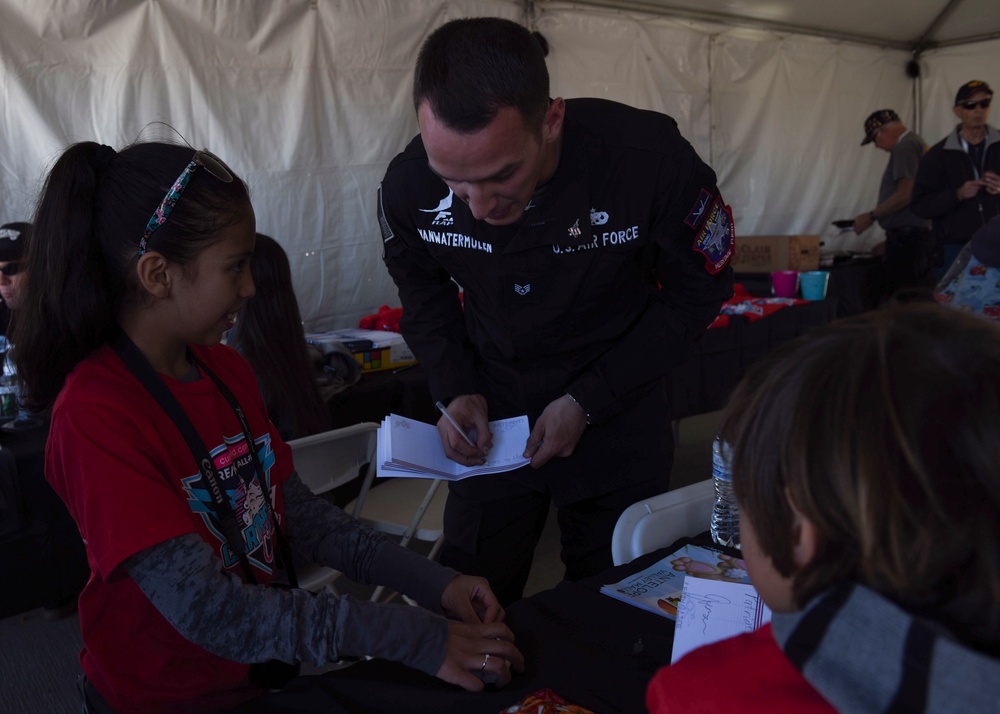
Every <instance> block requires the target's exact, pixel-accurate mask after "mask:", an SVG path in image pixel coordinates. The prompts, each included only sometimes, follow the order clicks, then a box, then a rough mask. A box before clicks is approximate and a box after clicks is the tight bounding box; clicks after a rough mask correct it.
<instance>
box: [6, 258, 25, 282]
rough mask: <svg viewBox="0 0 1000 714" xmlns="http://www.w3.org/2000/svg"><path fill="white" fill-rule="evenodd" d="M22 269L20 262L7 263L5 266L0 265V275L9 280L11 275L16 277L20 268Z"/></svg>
mask: <svg viewBox="0 0 1000 714" xmlns="http://www.w3.org/2000/svg"><path fill="white" fill-rule="evenodd" d="M23 267H24V266H23V265H21V261H17V262H16V263H7V264H6V265H0V273H3V274H4V275H6V276H7V277H8V278H9V277H10V276H11V275H17V274H18V273H20V272H21V268H23Z"/></svg>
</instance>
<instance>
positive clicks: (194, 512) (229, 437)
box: [45, 346, 292, 712]
mask: <svg viewBox="0 0 1000 714" xmlns="http://www.w3.org/2000/svg"><path fill="white" fill-rule="evenodd" d="M192 349H193V350H194V352H195V354H196V355H197V356H198V357H199V358H200V359H201V360H202V361H203V362H205V364H206V365H208V367H209V368H210V369H211V370H212V371H213V372H215V374H216V375H218V376H219V378H220V379H222V381H223V382H225V384H226V385H227V386H228V387H229V389H230V390H231V391H232V392H233V394H234V396H235V397H236V399H237V401H239V403H240V405H241V406H242V408H243V411H244V413H245V414H246V417H247V420H248V422H249V424H250V429H251V432H252V434H253V435H254V439H255V442H256V448H257V452H258V454H259V456H260V461H261V464H262V466H263V469H264V475H265V479H266V480H267V481H268V483H267V484H266V486H265V488H267V489H268V490H269V491H270V501H271V503H273V504H274V507H275V510H276V512H277V514H278V519H279V523H281V519H282V518H283V515H284V506H283V503H282V498H281V490H280V489H279V488H277V486H278V485H280V484H281V483H282V482H283V481H284V480H285V479H286V478H288V476H289V474H290V473H291V470H292V460H291V452H290V450H289V448H288V447H287V446H286V445H285V444H284V442H282V441H281V439H280V437H278V435H277V432H276V431H275V430H274V429H273V427H272V426H271V423H270V421H269V420H268V418H267V413H266V411H265V409H264V405H263V400H262V399H261V396H260V393H259V391H258V390H257V383H256V380H255V378H254V375H253V371H252V369H251V368H250V366H249V364H247V362H246V361H245V360H244V359H243V358H242V357H240V356H239V355H238V354H237V353H236V352H235V351H234V350H232V349H230V348H228V347H224V346H214V347H193V348H192ZM164 381H165V382H166V384H167V386H168V387H169V388H170V390H171V391H172V392H173V394H174V395H175V396H176V397H177V400H178V401H179V402H180V403H181V405H182V406H183V408H184V411H185V412H186V414H187V415H188V418H189V419H190V420H191V422H192V423H193V424H194V426H195V427H196V428H197V430H198V432H199V434H200V435H201V437H202V440H203V441H204V443H205V446H206V447H207V449H208V451H209V454H210V455H211V456H212V458H213V459H214V461H215V466H216V473H217V474H218V477H219V483H220V484H221V486H222V487H223V489H225V490H226V491H227V492H228V493H229V496H230V500H231V503H233V510H234V512H235V514H236V519H237V523H238V524H239V525H240V527H241V528H242V529H243V534H244V540H245V543H244V548H245V551H246V553H247V557H248V559H249V561H250V563H251V564H252V567H253V570H254V576H255V578H256V580H257V582H259V583H268V582H270V581H271V580H272V579H273V577H274V570H275V545H274V541H273V538H272V536H273V530H274V529H273V521H272V518H271V514H270V510H271V509H270V507H269V506H268V499H267V498H265V497H264V491H263V490H262V486H261V484H260V483H259V480H258V478H257V475H256V473H255V470H254V466H253V462H252V460H251V459H250V457H249V450H248V448H247V444H246V439H245V438H244V436H243V431H242V429H241V428H240V423H239V420H238V419H237V417H236V415H235V414H234V412H233V410H232V408H231V407H230V405H229V403H228V402H227V401H226V400H225V398H224V397H223V396H222V394H221V393H220V392H219V390H218V389H217V388H216V386H215V384H214V383H213V382H212V380H211V379H210V378H208V377H207V376H204V375H203V376H202V377H201V378H200V379H198V380H197V381H194V382H180V381H177V380H174V379H171V378H169V377H164ZM237 470H238V471H237ZM45 473H46V476H47V478H48V480H49V482H50V483H51V484H52V486H53V488H54V489H55V490H56V492H57V493H59V495H60V496H61V497H62V499H63V500H64V501H65V502H66V505H67V506H68V508H69V511H70V513H71V514H72V515H73V518H74V519H75V520H76V523H77V525H78V526H79V528H80V533H81V535H82V536H83V540H84V543H86V546H87V557H88V559H89V562H90V567H91V571H92V572H91V576H90V580H89V582H88V583H87V585H86V587H85V588H84V590H83V592H82V594H81V595H80V600H79V607H80V626H81V629H82V632H83V641H84V649H83V651H82V652H81V654H80V661H81V664H82V666H83V670H84V673H85V674H86V675H87V677H88V679H90V680H91V681H92V682H93V684H94V686H95V687H97V689H98V691H100V692H101V694H103V695H104V696H105V698H106V699H107V700H108V702H109V703H110V704H111V706H112V707H113V708H114V709H115V710H116V711H119V712H129V711H137V712H139V711H141V712H156V711H185V712H190V711H196V710H207V711H212V710H218V709H222V708H226V707H229V706H232V705H234V704H236V703H238V702H239V701H242V700H245V699H247V698H250V697H252V696H256V695H258V694H260V690H259V689H258V688H256V687H254V686H253V685H252V684H250V682H249V680H248V679H247V671H248V665H245V664H238V663H236V662H231V661H229V660H225V659H222V658H220V657H217V656H215V655H213V654H210V653H209V652H207V651H205V650H204V649H202V648H201V647H198V646H197V645H195V644H193V643H191V642H189V641H188V640H186V639H185V638H184V637H182V636H181V635H180V634H179V633H178V632H177V631H176V630H175V629H174V628H173V627H171V626H170V624H169V623H168V622H167V621H166V620H165V619H164V618H163V617H162V616H161V615H160V613H159V611H158V610H157V609H156V608H155V607H154V606H153V605H152V603H150V601H149V600H148V599H147V598H146V596H145V595H144V594H143V593H142V591H141V590H140V589H139V588H138V586H137V585H136V584H135V583H134V582H133V581H132V580H131V579H130V578H129V577H128V575H127V574H126V573H125V571H124V569H123V568H120V567H119V565H121V563H122V562H123V561H124V560H125V559H127V558H128V557H129V556H131V555H134V554H136V553H138V552H140V551H142V550H144V549H146V548H149V547H151V546H154V545H157V544H158V543H162V542H163V541H165V540H168V539H170V538H174V537H176V536H180V535H184V534H187V533H198V534H199V535H200V536H201V537H202V538H203V539H204V540H205V542H207V543H209V544H210V545H211V546H212V548H213V549H214V550H215V553H216V555H217V556H218V557H219V558H220V559H222V561H223V564H224V567H226V568H228V569H229V570H231V571H232V572H233V573H235V574H236V575H237V576H238V577H240V578H241V579H243V578H244V574H243V568H242V565H241V564H240V561H239V559H238V558H237V557H236V556H235V554H234V553H233V552H232V551H231V549H230V548H229V546H228V544H227V545H226V547H225V552H223V544H224V542H225V537H224V535H223V533H222V529H221V527H220V526H219V524H218V522H217V519H216V517H215V510H214V502H213V500H212V497H211V493H210V491H209V486H208V484H207V483H204V482H203V479H202V476H201V474H200V472H199V469H198V466H197V463H196V462H195V459H194V457H193V456H192V454H191V450H190V449H189V448H188V446H187V443H186V442H185V441H184V439H183V438H182V437H181V435H180V432H179V431H178V430H177V427H176V426H175V425H174V423H173V421H172V420H171V419H170V417H168V416H167V414H166V412H164V411H163V409H162V408H161V407H160V406H159V405H158V403H157V402H156V401H155V400H154V399H153V398H152V397H151V396H150V395H149V393H148V392H147V391H146V390H145V388H144V387H143V386H142V385H141V384H140V383H139V381H138V380H137V379H136V378H135V377H134V376H132V374H131V373H130V372H129V371H128V370H127V369H126V368H125V366H124V365H123V364H122V362H121V360H120V359H119V358H118V356H117V355H116V354H115V353H114V351H113V350H112V349H111V348H110V347H107V346H105V347H104V348H102V349H100V350H98V351H97V352H96V353H95V354H93V355H91V356H90V357H88V358H87V359H86V360H84V361H83V362H82V363H81V364H80V365H78V366H77V368H76V369H75V370H74V371H73V372H72V373H71V374H70V376H69V378H68V379H67V380H66V385H65V387H64V388H63V390H62V392H61V393H60V394H59V397H58V398H57V399H56V402H55V405H54V407H53V412H52V426H51V431H50V436H49V440H48V444H47V447H46V454H45ZM243 473H245V474H246V475H247V476H248V478H249V487H247V486H245V485H244V480H243V478H241V474H243Z"/></svg>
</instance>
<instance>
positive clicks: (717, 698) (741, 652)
mask: <svg viewBox="0 0 1000 714" xmlns="http://www.w3.org/2000/svg"><path fill="white" fill-rule="evenodd" d="M646 707H647V708H648V709H649V711H650V714H672V713H675V712H676V713H677V714H717V713H718V712H740V714H836V710H835V709H834V708H833V707H832V706H831V705H830V704H829V703H828V702H827V701H826V700H825V699H824V698H823V697H822V695H820V693H819V692H817V691H816V690H815V689H814V688H813V686H812V685H811V684H809V682H808V681H806V678H805V677H803V676H802V673H801V672H799V670H797V669H796V668H795V665H793V664H792V663H791V662H790V661H789V660H788V658H787V657H785V653H784V652H782V651H781V648H780V647H778V643H777V642H775V640H774V635H773V634H772V632H771V626H770V625H765V626H764V627H761V628H760V629H758V630H755V631H754V632H751V633H748V634H745V635H738V636H737V637H730V638H729V639H726V640H722V641H720V642H716V643H714V644H711V645H706V646H705V647H699V648H698V649H696V650H694V651H692V652H689V653H688V654H687V655H685V656H684V657H682V658H681V659H679V660H678V661H677V662H676V663H674V664H672V665H669V666H667V667H664V668H663V669H661V670H660V671H659V672H657V673H656V675H655V676H654V677H653V680H652V681H651V682H650V683H649V688H648V689H647V690H646Z"/></svg>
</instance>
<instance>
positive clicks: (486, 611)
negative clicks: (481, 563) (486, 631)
mask: <svg viewBox="0 0 1000 714" xmlns="http://www.w3.org/2000/svg"><path fill="white" fill-rule="evenodd" d="M441 609H442V610H444V613H445V614H446V615H448V616H449V617H454V618H457V619H459V620H461V621H462V622H468V623H470V624H474V625H478V624H480V623H484V622H485V623H490V622H503V618H504V611H503V608H502V607H501V606H500V602H499V601H498V600H497V597H496V595H494V594H493V591H492V590H491V589H490V584H489V583H488V582H487V581H486V579H485V578H478V577H473V576H471V575H459V576H457V577H454V578H452V579H451V581H450V582H449V583H448V585H447V586H445V589H444V592H443V593H441Z"/></svg>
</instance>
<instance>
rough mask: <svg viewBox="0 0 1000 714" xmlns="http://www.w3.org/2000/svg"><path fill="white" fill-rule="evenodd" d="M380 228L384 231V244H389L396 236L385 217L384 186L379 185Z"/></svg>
mask: <svg viewBox="0 0 1000 714" xmlns="http://www.w3.org/2000/svg"><path fill="white" fill-rule="evenodd" d="M377 210H378V227H379V228H380V229H381V230H382V242H383V243H388V242H389V241H391V240H392V239H393V238H395V237H396V234H395V233H393V232H392V227H391V226H390V225H389V221H388V220H387V219H386V217H385V209H384V208H382V184H379V185H378V206H377Z"/></svg>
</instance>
